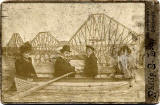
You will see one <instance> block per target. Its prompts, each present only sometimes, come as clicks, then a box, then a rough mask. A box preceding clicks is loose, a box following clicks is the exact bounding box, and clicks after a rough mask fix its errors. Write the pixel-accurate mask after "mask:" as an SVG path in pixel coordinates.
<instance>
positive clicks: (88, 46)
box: [86, 45, 95, 51]
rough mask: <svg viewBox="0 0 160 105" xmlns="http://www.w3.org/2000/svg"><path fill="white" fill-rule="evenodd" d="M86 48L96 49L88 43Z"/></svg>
mask: <svg viewBox="0 0 160 105" xmlns="http://www.w3.org/2000/svg"><path fill="white" fill-rule="evenodd" d="M86 48H90V49H91V50H92V51H94V50H95V49H94V48H93V47H92V46H90V45H86Z"/></svg>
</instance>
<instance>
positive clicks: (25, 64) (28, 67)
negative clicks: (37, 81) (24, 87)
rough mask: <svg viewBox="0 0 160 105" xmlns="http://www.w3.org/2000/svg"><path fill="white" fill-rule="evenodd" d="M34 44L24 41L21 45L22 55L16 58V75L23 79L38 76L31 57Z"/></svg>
mask: <svg viewBox="0 0 160 105" xmlns="http://www.w3.org/2000/svg"><path fill="white" fill-rule="evenodd" d="M31 50H32V46H31V44H30V43H29V42H26V43H24V45H22V46H21V47H20V57H19V58H18V59H16V62H15V68H16V76H17V77H20V78H23V79H33V78H37V75H36V72H35V69H34V67H33V64H32V59H31V57H29V55H30V52H31Z"/></svg>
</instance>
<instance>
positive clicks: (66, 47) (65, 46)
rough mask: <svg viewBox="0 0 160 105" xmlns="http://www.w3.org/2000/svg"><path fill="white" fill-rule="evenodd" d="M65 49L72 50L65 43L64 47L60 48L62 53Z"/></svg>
mask: <svg viewBox="0 0 160 105" xmlns="http://www.w3.org/2000/svg"><path fill="white" fill-rule="evenodd" d="M65 51H68V52H71V51H70V46H69V45H64V46H63V48H62V49H61V50H60V52H61V53H63V52H65Z"/></svg>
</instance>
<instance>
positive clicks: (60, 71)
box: [54, 45, 75, 77]
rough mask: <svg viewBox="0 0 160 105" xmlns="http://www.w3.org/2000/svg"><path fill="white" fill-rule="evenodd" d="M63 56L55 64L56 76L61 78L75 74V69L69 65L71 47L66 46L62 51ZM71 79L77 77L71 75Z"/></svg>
mask: <svg viewBox="0 0 160 105" xmlns="http://www.w3.org/2000/svg"><path fill="white" fill-rule="evenodd" d="M60 52H61V54H60V56H59V57H57V58H56V61H55V63H54V68H55V72H54V76H55V77H59V76H61V75H64V74H66V73H70V72H75V67H73V66H72V65H71V64H70V63H69V55H70V52H71V51H70V46H68V45H64V46H63V48H62V49H61V50H60ZM69 77H75V74H71V75H70V76H69Z"/></svg>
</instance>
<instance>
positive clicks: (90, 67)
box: [84, 45, 98, 78]
mask: <svg viewBox="0 0 160 105" xmlns="http://www.w3.org/2000/svg"><path fill="white" fill-rule="evenodd" d="M94 50H95V49H94V48H93V47H92V46H89V45H87V46H86V53H87V56H86V59H85V66H84V75H85V76H86V77H91V78H95V76H96V75H97V74H98V66H97V57H96V56H95V54H94Z"/></svg>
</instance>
